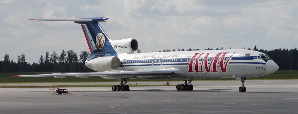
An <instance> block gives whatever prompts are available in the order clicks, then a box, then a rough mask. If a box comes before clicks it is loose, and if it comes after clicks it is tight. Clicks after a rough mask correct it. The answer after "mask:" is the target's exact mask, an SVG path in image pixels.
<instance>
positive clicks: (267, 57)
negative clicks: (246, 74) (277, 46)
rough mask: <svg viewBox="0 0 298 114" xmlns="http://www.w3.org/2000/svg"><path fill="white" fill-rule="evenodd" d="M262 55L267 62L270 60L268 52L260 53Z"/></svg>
mask: <svg viewBox="0 0 298 114" xmlns="http://www.w3.org/2000/svg"><path fill="white" fill-rule="evenodd" d="M260 57H261V58H262V59H263V60H264V61H265V62H267V61H268V60H270V58H269V56H268V55H266V54H260Z"/></svg>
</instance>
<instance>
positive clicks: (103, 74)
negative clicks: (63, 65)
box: [12, 68, 181, 79]
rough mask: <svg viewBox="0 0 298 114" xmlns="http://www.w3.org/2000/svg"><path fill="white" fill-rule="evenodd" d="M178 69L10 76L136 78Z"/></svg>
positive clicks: (174, 73)
mask: <svg viewBox="0 0 298 114" xmlns="http://www.w3.org/2000/svg"><path fill="white" fill-rule="evenodd" d="M180 74H181V73H180V70H178V69H175V68H167V69H155V70H134V71H119V70H113V71H105V72H84V73H52V74H35V75H15V76H12V77H55V78H65V77H66V76H76V77H78V78H88V77H90V76H100V77H103V78H105V79H119V78H138V77H146V76H147V77H161V76H178V75H180Z"/></svg>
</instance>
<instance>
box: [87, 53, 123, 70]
mask: <svg viewBox="0 0 298 114" xmlns="http://www.w3.org/2000/svg"><path fill="white" fill-rule="evenodd" d="M120 64H121V62H120V59H119V58H118V57H114V56H106V57H98V58H95V59H92V60H90V61H88V62H86V66H87V67H88V68H90V69H92V70H95V71H107V70H113V69H117V68H118V67H119V66H120Z"/></svg>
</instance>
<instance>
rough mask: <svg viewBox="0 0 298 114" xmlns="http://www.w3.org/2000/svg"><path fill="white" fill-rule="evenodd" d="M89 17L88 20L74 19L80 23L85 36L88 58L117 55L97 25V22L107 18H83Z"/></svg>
mask: <svg viewBox="0 0 298 114" xmlns="http://www.w3.org/2000/svg"><path fill="white" fill-rule="evenodd" d="M84 19H91V20H92V21H89V22H81V21H75V23H78V24H81V26H82V30H83V32H84V36H85V38H86V41H87V44H88V47H89V50H90V51H91V56H90V58H89V60H91V59H93V58H96V57H103V56H117V53H116V51H115V50H114V48H113V47H112V45H111V43H110V39H109V38H108V36H107V34H106V33H105V32H104V30H103V29H102V28H101V26H100V25H99V22H101V21H105V20H107V19H108V18H103V17H100V18H84Z"/></svg>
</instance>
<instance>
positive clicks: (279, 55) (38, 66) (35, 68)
mask: <svg viewBox="0 0 298 114" xmlns="http://www.w3.org/2000/svg"><path fill="white" fill-rule="evenodd" d="M221 49H222V48H221ZM192 50H194V49H187V50H184V49H181V50H180V49H178V50H177V51H192ZM195 50H198V49H195ZM208 50H213V49H209V48H208ZM248 50H251V49H249V48H248ZM253 50H256V51H260V52H263V53H265V54H267V55H268V56H269V57H270V58H271V59H272V60H274V61H275V62H276V63H277V64H278V66H279V70H298V51H297V48H295V49H281V48H280V49H274V50H270V51H268V50H263V49H257V48H256V47H255V48H254V49H253ZM168 51H170V50H164V51H160V52H168ZM173 51H176V50H173ZM89 55H90V53H89V52H87V51H81V53H80V54H79V55H77V54H76V53H75V52H74V51H73V50H69V51H64V50H63V51H62V52H61V54H60V55H58V54H57V53H56V52H55V51H54V52H52V53H51V54H50V53H49V52H48V51H47V52H46V53H45V55H41V56H40V58H39V62H38V63H32V64H30V63H28V62H26V56H25V54H21V55H19V56H18V58H17V61H13V60H12V59H10V57H9V54H5V55H4V60H3V61H0V73H12V72H91V71H92V70H91V69H89V68H87V67H86V66H85V61H86V60H87V58H88V57H89Z"/></svg>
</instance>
